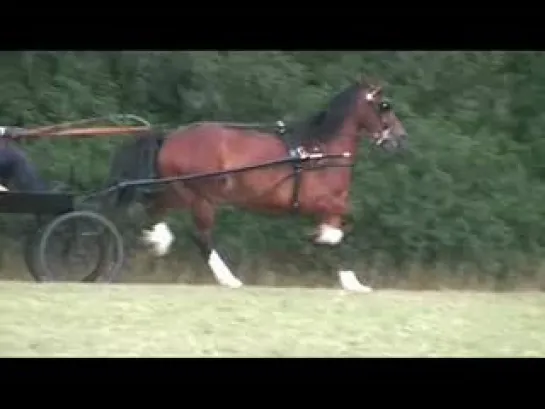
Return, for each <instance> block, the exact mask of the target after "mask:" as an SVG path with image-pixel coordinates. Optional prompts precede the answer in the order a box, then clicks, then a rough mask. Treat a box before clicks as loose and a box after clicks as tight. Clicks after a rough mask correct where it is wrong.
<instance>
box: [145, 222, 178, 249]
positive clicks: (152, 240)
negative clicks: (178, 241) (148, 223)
mask: <svg viewBox="0 0 545 409" xmlns="http://www.w3.org/2000/svg"><path fill="white" fill-rule="evenodd" d="M142 240H143V241H144V242H145V243H146V244H148V245H151V246H152V247H151V248H152V252H153V253H154V254H155V255H156V256H157V257H162V256H164V255H165V254H167V253H168V251H169V250H170V246H171V245H172V242H173V241H174V235H173V234H172V232H171V231H170V229H169V227H168V225H167V224H166V223H165V222H161V223H157V224H156V225H155V226H153V228H152V229H151V230H144V231H143V232H142Z"/></svg>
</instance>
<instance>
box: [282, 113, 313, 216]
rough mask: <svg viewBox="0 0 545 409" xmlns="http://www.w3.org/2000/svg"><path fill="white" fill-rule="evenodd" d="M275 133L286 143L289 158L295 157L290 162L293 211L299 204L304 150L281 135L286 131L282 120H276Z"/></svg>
mask: <svg viewBox="0 0 545 409" xmlns="http://www.w3.org/2000/svg"><path fill="white" fill-rule="evenodd" d="M276 126H277V130H276V131H277V133H278V134H279V135H280V139H281V140H282V142H284V145H286V150H287V151H288V154H289V156H290V158H295V159H297V160H296V161H293V162H292V165H293V191H292V195H291V207H292V209H293V210H294V211H297V210H298V209H299V206H300V202H299V190H300V188H301V176H302V173H303V172H302V171H303V159H304V156H305V155H306V152H305V151H304V149H303V148H302V147H301V146H293V145H292V144H290V141H288V140H286V138H284V137H283V136H284V135H285V133H286V125H285V124H284V122H283V121H277V122H276Z"/></svg>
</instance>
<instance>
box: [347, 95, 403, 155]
mask: <svg viewBox="0 0 545 409" xmlns="http://www.w3.org/2000/svg"><path fill="white" fill-rule="evenodd" d="M357 115H358V124H359V126H361V127H362V128H364V129H365V130H367V132H368V133H369V134H370V135H371V137H372V139H373V140H374V142H375V144H376V145H377V146H380V147H382V148H384V149H386V150H387V151H394V150H397V149H404V148H406V147H407V140H408V137H407V132H406V131H405V127H404V126H403V124H402V123H401V121H400V120H399V119H398V117H397V116H396V114H395V112H394V109H393V107H392V104H391V103H390V102H389V101H387V100H386V99H385V98H384V96H383V91H382V87H380V86H369V85H366V86H362V87H361V92H360V94H359V98H358V102H357Z"/></svg>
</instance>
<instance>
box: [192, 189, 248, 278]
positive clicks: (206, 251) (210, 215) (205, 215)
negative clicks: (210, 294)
mask: <svg viewBox="0 0 545 409" xmlns="http://www.w3.org/2000/svg"><path fill="white" fill-rule="evenodd" d="M192 213H193V221H194V223H195V227H196V228H197V233H196V235H195V237H194V239H195V242H196V244H197V246H198V247H199V250H200V251H201V253H202V255H203V257H204V259H205V260H206V262H207V264H208V266H209V267H210V269H211V270H212V273H213V274H214V277H215V278H216V280H217V281H218V283H219V284H221V285H223V286H226V287H231V288H239V287H241V286H242V282H241V281H240V280H239V279H238V278H236V277H235V276H234V275H233V273H231V270H230V269H229V267H228V266H227V264H225V262H224V261H223V260H222V258H221V256H220V255H219V253H218V252H217V250H216V249H215V248H214V242H213V239H212V231H213V228H214V219H215V215H216V210H215V209H214V206H213V205H212V204H211V203H210V202H208V201H207V200H205V199H200V200H195V201H194V202H193V206H192Z"/></svg>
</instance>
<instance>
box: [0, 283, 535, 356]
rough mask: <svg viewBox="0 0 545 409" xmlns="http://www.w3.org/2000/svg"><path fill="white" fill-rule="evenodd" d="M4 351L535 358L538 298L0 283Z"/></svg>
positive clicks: (19, 353) (39, 353)
mask: <svg viewBox="0 0 545 409" xmlns="http://www.w3.org/2000/svg"><path fill="white" fill-rule="evenodd" d="M0 355H1V356H3V357H6V356H31V357H37V356H44V357H45V356H95V357H100V356H109V357H112V356H118V357H121V356H135V357H136V356H142V357H152V356H173V357H194V356H201V357H202V356H205V357H206V356H208V357H215V356H233V357H245V356H254V357H255V356H257V357H291V356H301V357H305V356H334V357H350V356H359V357H365V356H378V357H395V356H419V357H429V356H456V357H461V356H466V357H478V356H486V357H492V356H503V357H509V356H543V355H545V294H541V293H532V292H520V293H510V294H494V293H471V292H450V291H443V292H404V291H377V292H375V293H372V294H367V295H356V294H345V293H343V292H341V291H340V290H326V289H324V290H318V289H313V290H310V289H292V288H290V289H282V288H263V287H246V288H244V289H240V290H228V289H224V288H219V287H216V286H214V287H210V286H184V285H138V284H128V285H127V284H124V285H98V284H95V285H81V284H73V285H67V284H47V285H37V284H31V283H18V282H3V283H0Z"/></svg>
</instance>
